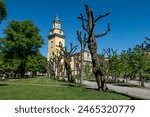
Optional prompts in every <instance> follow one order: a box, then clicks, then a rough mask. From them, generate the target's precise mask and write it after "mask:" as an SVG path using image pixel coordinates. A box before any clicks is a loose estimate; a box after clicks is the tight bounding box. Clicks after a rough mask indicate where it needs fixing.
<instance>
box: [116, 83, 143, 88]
mask: <svg viewBox="0 0 150 117" xmlns="http://www.w3.org/2000/svg"><path fill="white" fill-rule="evenodd" d="M114 85H115V86H125V87H137V88H140V86H138V85H134V84H127V83H116V84H114Z"/></svg>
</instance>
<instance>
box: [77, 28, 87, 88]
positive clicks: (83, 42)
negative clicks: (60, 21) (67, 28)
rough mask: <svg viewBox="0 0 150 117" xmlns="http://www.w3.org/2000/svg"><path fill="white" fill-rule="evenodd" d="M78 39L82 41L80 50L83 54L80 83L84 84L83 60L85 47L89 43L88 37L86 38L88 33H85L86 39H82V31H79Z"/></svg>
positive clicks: (81, 54)
mask: <svg viewBox="0 0 150 117" xmlns="http://www.w3.org/2000/svg"><path fill="white" fill-rule="evenodd" d="M77 39H78V41H79V42H80V46H81V51H80V56H81V61H80V67H81V69H80V84H81V85H82V84H83V61H84V55H83V54H84V49H85V46H86V43H87V38H86V33H84V39H82V32H79V31H77Z"/></svg>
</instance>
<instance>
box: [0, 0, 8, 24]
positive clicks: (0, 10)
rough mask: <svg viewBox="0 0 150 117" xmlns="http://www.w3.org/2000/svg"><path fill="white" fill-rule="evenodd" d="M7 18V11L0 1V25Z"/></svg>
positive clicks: (3, 3)
mask: <svg viewBox="0 0 150 117" xmlns="http://www.w3.org/2000/svg"><path fill="white" fill-rule="evenodd" d="M6 16H7V10H6V5H5V2H4V0H0V23H1V21H2V20H4V19H5V18H6Z"/></svg>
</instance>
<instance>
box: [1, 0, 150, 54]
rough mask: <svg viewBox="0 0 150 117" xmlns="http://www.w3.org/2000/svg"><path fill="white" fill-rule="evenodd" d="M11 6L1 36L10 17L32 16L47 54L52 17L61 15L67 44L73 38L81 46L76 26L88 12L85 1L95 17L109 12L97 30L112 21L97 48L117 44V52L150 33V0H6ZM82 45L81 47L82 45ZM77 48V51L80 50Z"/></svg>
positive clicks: (140, 40) (101, 30)
mask: <svg viewBox="0 0 150 117" xmlns="http://www.w3.org/2000/svg"><path fill="white" fill-rule="evenodd" d="M5 1H6V4H7V9H8V16H7V19H6V20H4V21H3V22H2V24H0V36H3V34H2V32H3V30H4V29H5V28H6V27H7V25H8V22H10V21H11V20H18V21H23V20H32V21H33V22H34V24H35V25H36V26H37V27H38V28H39V29H40V34H41V36H42V37H43V38H44V42H45V44H44V45H43V47H42V48H41V49H40V51H41V53H42V54H43V55H44V56H47V42H48V38H47V36H48V34H49V30H50V29H51V28H52V21H53V20H54V19H55V17H56V15H58V17H59V19H60V20H61V22H62V29H63V30H64V34H65V36H66V45H67V46H69V44H70V42H73V44H74V45H78V46H79V42H78V41H77V36H76V30H82V28H81V22H80V20H78V18H77V17H78V16H79V14H80V13H81V12H82V13H84V14H85V10H84V4H85V3H88V4H89V6H90V7H91V8H92V9H93V11H94V13H95V15H94V16H95V17H97V16H98V15H99V13H105V12H107V11H109V12H110V15H109V16H108V17H106V18H104V19H101V20H100V21H99V22H98V23H97V25H96V28H95V32H96V33H101V32H104V31H105V30H106V29H107V23H108V22H109V23H110V25H111V32H110V33H109V34H108V35H107V36H105V37H102V38H99V39H97V43H98V52H99V53H100V52H101V51H102V49H103V48H109V47H111V48H114V49H117V50H118V52H121V51H122V50H127V49H128V48H129V47H134V46H135V45H136V44H140V43H142V42H143V41H144V37H145V36H148V37H150V7H149V5H150V0H5ZM79 48H80V47H79ZM79 48H78V51H79Z"/></svg>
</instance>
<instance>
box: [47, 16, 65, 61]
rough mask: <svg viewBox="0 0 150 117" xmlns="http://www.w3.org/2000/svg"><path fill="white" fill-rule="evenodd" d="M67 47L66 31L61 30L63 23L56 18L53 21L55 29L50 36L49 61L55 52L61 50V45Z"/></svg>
mask: <svg viewBox="0 0 150 117" xmlns="http://www.w3.org/2000/svg"><path fill="white" fill-rule="evenodd" d="M60 44H61V45H62V46H63V47H64V46H65V36H64V31H63V30H62V29H61V22H60V20H59V19H58V16H56V19H55V20H54V21H53V28H52V29H51V30H50V32H49V36H48V54H47V61H49V60H50V58H52V56H53V52H56V51H57V50H59V47H58V46H59V45H60Z"/></svg>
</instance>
